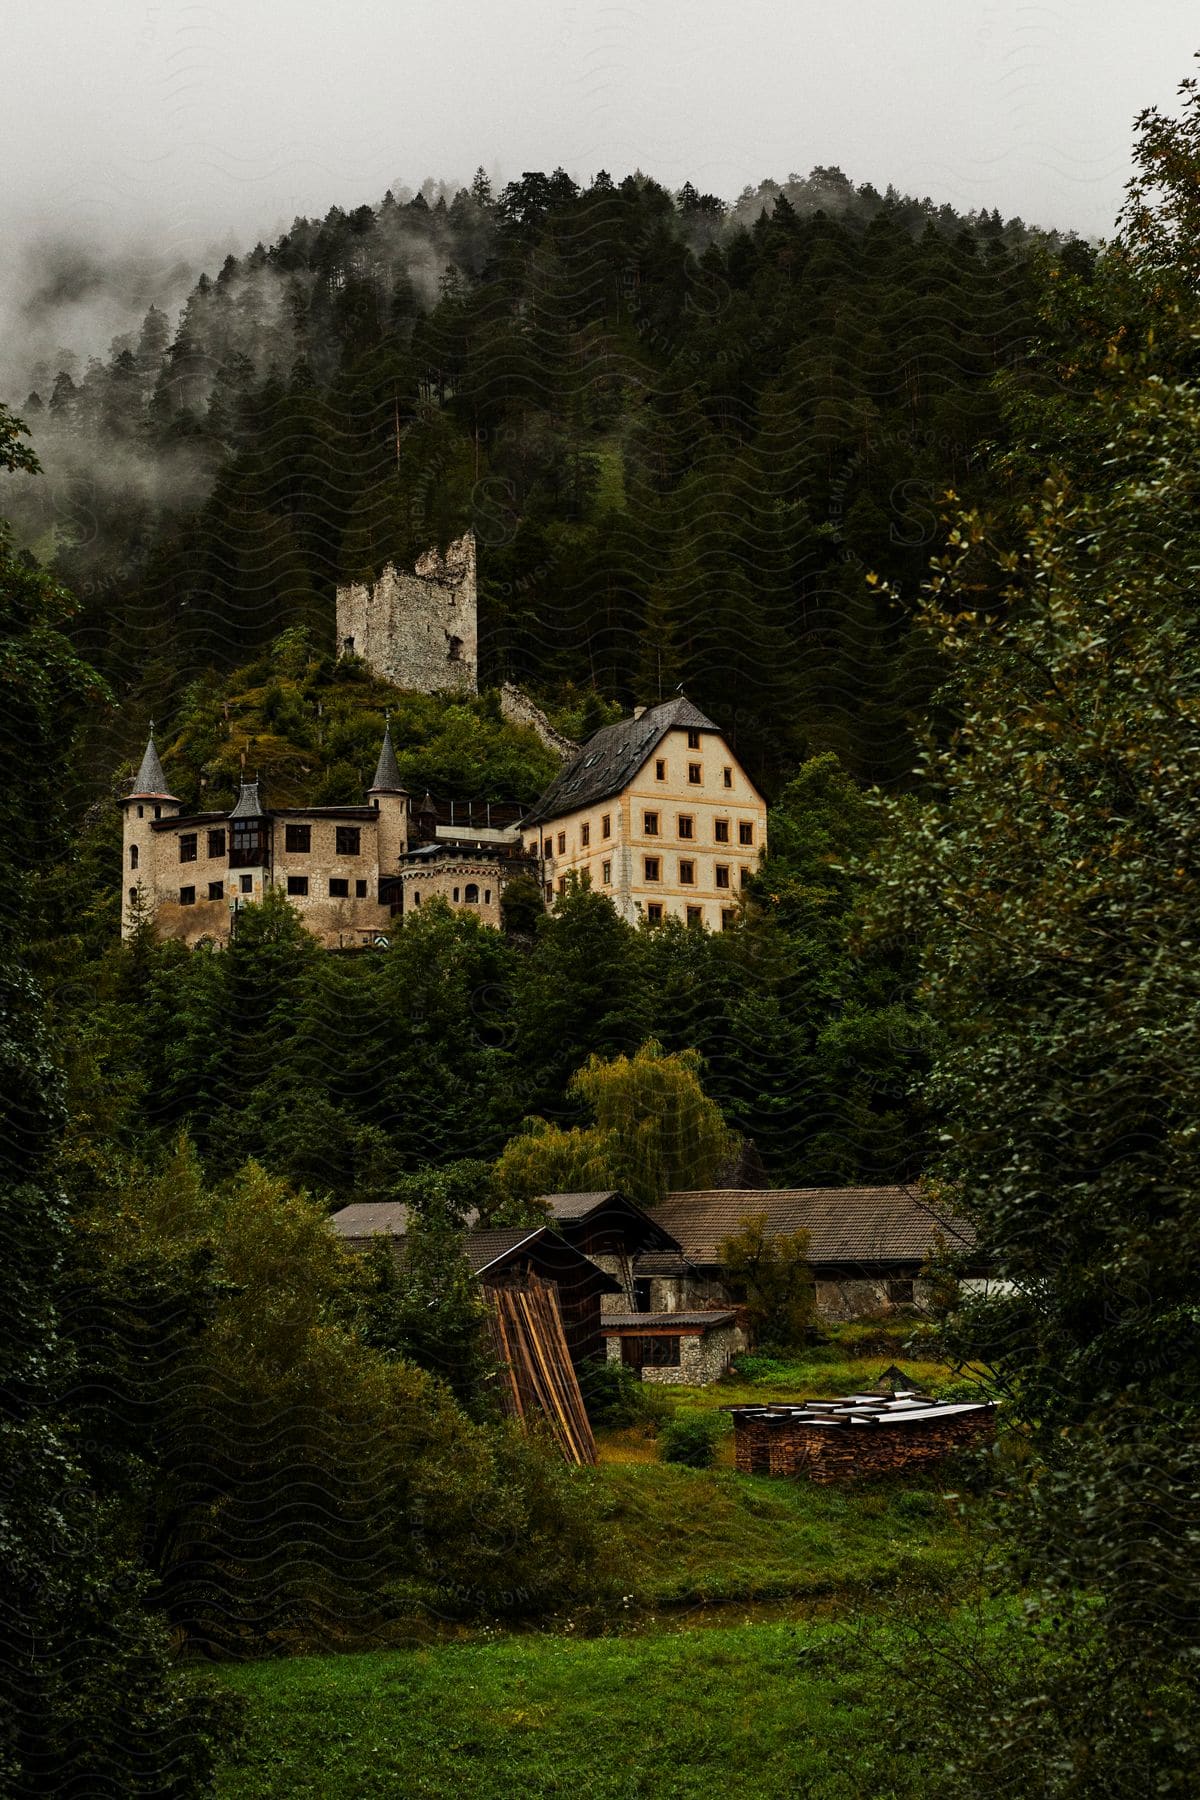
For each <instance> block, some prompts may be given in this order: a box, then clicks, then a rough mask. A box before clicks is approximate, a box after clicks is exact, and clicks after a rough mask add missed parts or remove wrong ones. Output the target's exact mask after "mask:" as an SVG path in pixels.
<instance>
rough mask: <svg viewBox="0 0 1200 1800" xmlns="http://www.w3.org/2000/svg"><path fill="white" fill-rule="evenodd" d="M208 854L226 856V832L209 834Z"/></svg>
mask: <svg viewBox="0 0 1200 1800" xmlns="http://www.w3.org/2000/svg"><path fill="white" fill-rule="evenodd" d="M208 854H209V855H210V856H224V854H225V833H224V830H220V831H210V832H209V834H208Z"/></svg>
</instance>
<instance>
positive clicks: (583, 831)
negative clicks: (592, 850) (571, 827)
mask: <svg viewBox="0 0 1200 1800" xmlns="http://www.w3.org/2000/svg"><path fill="white" fill-rule="evenodd" d="M591 841H592V828H591V826H590V825H581V826H580V827H579V842H580V843H581V844H582V845H583V848H584V849H585V850H586V849H587V847H588V845H589V844H590V843H591Z"/></svg>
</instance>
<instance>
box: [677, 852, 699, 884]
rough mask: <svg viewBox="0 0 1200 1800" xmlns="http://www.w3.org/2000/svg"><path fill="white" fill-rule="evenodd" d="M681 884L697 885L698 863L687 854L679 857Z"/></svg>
mask: <svg viewBox="0 0 1200 1800" xmlns="http://www.w3.org/2000/svg"><path fill="white" fill-rule="evenodd" d="M679 885H680V886H681V887H695V885H696V865H695V863H694V862H691V861H690V860H689V859H688V858H687V857H686V856H681V857H680V859H679Z"/></svg>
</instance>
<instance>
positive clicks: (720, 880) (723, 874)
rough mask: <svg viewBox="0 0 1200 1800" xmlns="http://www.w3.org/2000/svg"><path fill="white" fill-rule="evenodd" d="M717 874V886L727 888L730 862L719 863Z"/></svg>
mask: <svg viewBox="0 0 1200 1800" xmlns="http://www.w3.org/2000/svg"><path fill="white" fill-rule="evenodd" d="M716 875H717V886H718V887H724V888H727V887H728V886H729V864H728V863H718V864H717V869H716Z"/></svg>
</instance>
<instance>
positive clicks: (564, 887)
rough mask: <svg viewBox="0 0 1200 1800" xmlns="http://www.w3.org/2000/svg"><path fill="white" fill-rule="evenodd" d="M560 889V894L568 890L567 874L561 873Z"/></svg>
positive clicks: (559, 879)
mask: <svg viewBox="0 0 1200 1800" xmlns="http://www.w3.org/2000/svg"><path fill="white" fill-rule="evenodd" d="M558 891H559V893H560V894H565V893H566V891H567V878H566V876H565V875H560V876H559V878H558Z"/></svg>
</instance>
